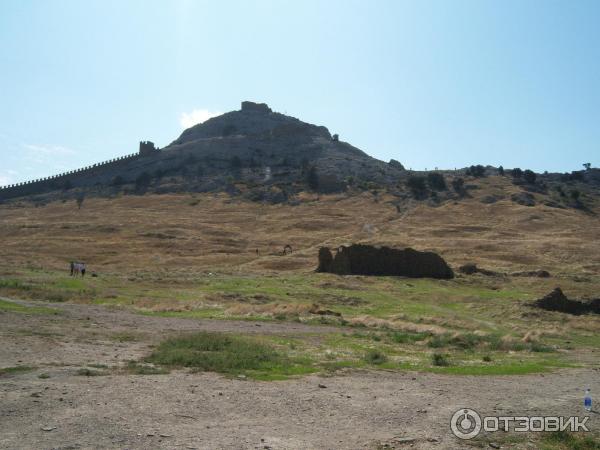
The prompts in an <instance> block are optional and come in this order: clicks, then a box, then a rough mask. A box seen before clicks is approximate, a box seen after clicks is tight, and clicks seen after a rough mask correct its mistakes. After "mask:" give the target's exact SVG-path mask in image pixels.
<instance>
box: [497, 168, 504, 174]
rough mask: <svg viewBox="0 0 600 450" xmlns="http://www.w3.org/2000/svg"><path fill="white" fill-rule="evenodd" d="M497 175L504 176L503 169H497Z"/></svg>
mask: <svg viewBox="0 0 600 450" xmlns="http://www.w3.org/2000/svg"><path fill="white" fill-rule="evenodd" d="M498 175H500V176H504V167H502V166H500V167H498Z"/></svg>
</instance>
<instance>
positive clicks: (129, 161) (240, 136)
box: [0, 101, 403, 199]
mask: <svg viewBox="0 0 600 450" xmlns="http://www.w3.org/2000/svg"><path fill="white" fill-rule="evenodd" d="M402 172H403V167H402V165H401V164H399V163H396V164H388V163H385V162H382V161H379V160H377V159H375V158H372V157H370V156H369V155H367V154H366V153H365V152H363V151H361V150H360V149H358V148H356V147H353V146H352V145H350V144H348V143H345V142H342V141H340V140H339V139H338V136H337V135H331V133H330V132H329V130H328V129H327V128H325V127H323V126H317V125H312V124H309V123H306V122H302V121H301V120H299V119H296V118H294V117H290V116H286V115H284V114H280V113H276V112H273V111H272V110H271V109H270V108H269V107H268V106H267V105H266V104H259V103H253V102H248V101H245V102H242V107H241V109H240V110H239V111H232V112H229V113H226V114H223V115H221V116H219V117H215V118H212V119H210V120H207V121H206V122H204V123H202V124H198V125H195V126H193V127H191V128H189V129H187V130H185V131H184V132H183V133H182V134H181V136H180V137H179V138H178V139H176V140H175V141H173V142H172V143H171V144H170V145H169V146H167V147H165V148H163V149H160V150H159V149H154V146H153V144H152V143H150V142H141V143H140V152H139V153H138V154H135V155H128V156H127V157H124V158H119V159H117V160H111V161H107V162H105V163H102V164H96V165H93V166H91V167H87V168H83V169H81V170H78V171H74V172H70V173H67V174H61V175H59V176H54V177H49V178H46V179H43V180H35V181H34V182H30V183H26V184H22V185H19V186H13V187H11V188H9V189H3V190H0V199H2V198H4V199H6V198H13V197H18V196H23V195H31V194H40V193H45V192H50V191H67V190H70V189H73V188H80V189H88V190H89V189H92V190H95V191H96V192H101V191H103V190H106V189H109V190H111V189H112V190H114V188H115V187H116V188H121V187H123V186H126V185H134V188H135V189H136V190H137V191H140V190H142V191H147V190H152V191H155V192H174V191H179V192H181V191H193V192H205V191H218V190H228V189H229V190H231V188H232V185H233V184H234V182H239V181H244V182H247V183H254V184H260V185H262V186H266V187H267V188H268V187H270V186H277V187H278V188H280V189H283V190H286V191H292V192H296V191H299V190H302V189H303V188H305V187H306V185H309V187H310V188H312V189H313V190H319V191H321V192H336V191H341V190H344V189H345V187H346V186H347V185H348V183H352V182H354V181H355V180H362V181H363V182H368V181H371V182H377V183H384V184H388V183H392V182H394V181H396V180H397V179H398V177H399V176H401V174H402Z"/></svg>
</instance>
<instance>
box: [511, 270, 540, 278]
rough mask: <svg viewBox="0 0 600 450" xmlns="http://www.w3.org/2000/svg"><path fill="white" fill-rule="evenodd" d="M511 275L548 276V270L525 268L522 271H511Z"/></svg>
mask: <svg viewBox="0 0 600 450" xmlns="http://www.w3.org/2000/svg"><path fill="white" fill-rule="evenodd" d="M510 276H511V277H535V278H550V272H548V271H547V270H525V271H522V272H513V273H511V274H510Z"/></svg>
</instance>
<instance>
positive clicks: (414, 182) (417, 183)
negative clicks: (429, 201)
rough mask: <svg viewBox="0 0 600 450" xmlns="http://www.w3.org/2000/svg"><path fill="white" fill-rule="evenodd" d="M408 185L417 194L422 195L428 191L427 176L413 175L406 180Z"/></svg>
mask: <svg viewBox="0 0 600 450" xmlns="http://www.w3.org/2000/svg"><path fill="white" fill-rule="evenodd" d="M406 185H407V186H408V188H409V189H410V190H411V191H412V192H413V194H415V195H422V194H424V193H425V192H427V185H426V183H425V177H421V176H418V175H411V176H410V177H408V180H406Z"/></svg>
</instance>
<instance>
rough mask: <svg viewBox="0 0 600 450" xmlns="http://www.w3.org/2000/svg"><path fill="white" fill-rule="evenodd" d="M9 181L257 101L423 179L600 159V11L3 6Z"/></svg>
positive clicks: (365, 5) (46, 2)
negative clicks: (432, 174) (423, 173)
mask: <svg viewBox="0 0 600 450" xmlns="http://www.w3.org/2000/svg"><path fill="white" fill-rule="evenodd" d="M0 65H1V66H0V68H1V70H0V86H1V91H0V92H1V95H0V184H6V183H9V182H15V181H21V180H26V179H29V178H33V177H39V176H42V175H50V174H53V173H56V172H61V171H63V170H65V169H72V168H76V167H79V166H81V165H84V164H90V163H93V162H98V161H102V160H105V159H108V158H111V157H115V156H118V155H122V154H127V153H133V152H135V151H137V146H138V142H139V141H140V140H146V139H148V140H152V141H154V142H155V143H156V144H157V145H159V146H160V147H163V146H165V145H167V144H168V143H170V142H171V141H172V140H174V139H175V138H176V137H177V136H178V135H179V134H180V133H181V131H182V130H183V128H184V127H187V126H190V125H191V124H193V123H194V122H195V121H199V120H205V119H206V118H207V117H210V115H211V114H214V113H218V112H226V111H230V110H233V109H239V103H240V101H242V100H253V101H259V102H267V103H268V104H269V105H270V106H271V107H272V108H273V109H274V110H276V111H280V112H285V113H288V114H290V115H293V116H295V117H298V118H300V119H302V120H305V121H307V122H311V123H316V124H319V125H325V126H327V127H328V128H329V130H330V131H331V132H332V133H339V134H340V139H341V140H344V141H347V142H350V143H351V144H353V145H355V146H357V147H359V148H361V149H363V150H365V151H366V152H367V153H369V154H371V155H373V156H375V157H377V158H379V159H383V160H389V159H390V158H395V159H397V160H399V161H401V162H402V163H403V164H404V165H405V166H406V167H407V168H408V167H411V168H413V169H423V168H434V167H436V166H437V167H440V168H454V167H463V166H466V165H470V164H478V163H480V164H493V165H500V164H502V165H504V167H515V166H518V167H521V168H532V169H535V170H538V171H544V170H549V171H567V170H577V169H581V168H582V167H581V163H583V162H591V163H592V164H593V165H594V166H598V165H600V161H598V159H599V158H598V157H599V155H600V151H599V149H600V1H597V0H591V1H583V0H564V1H553V0H543V1H534V0H517V1H508V0H497V1H484V0H471V1H453V0H443V1H424V0H418V1H417V0H415V1H410V2H406V1H399V0H392V1H383V0H380V1H377V0H370V1H367V0H365V1H350V0H340V1H334V0H326V1H325V0H317V1H307V0H296V1H284V0H279V1H275V0H270V1H254V0H240V1H227V0H219V1H215V0H211V1H192V0H188V1H185V0H180V1H177V0H172V1H166V0H165V1H151V0H144V1H128V0H119V1H107V0H100V1H86V0H73V1H58V0H56V1H55V0H40V1H26V0H4V1H2V2H0Z"/></svg>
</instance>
